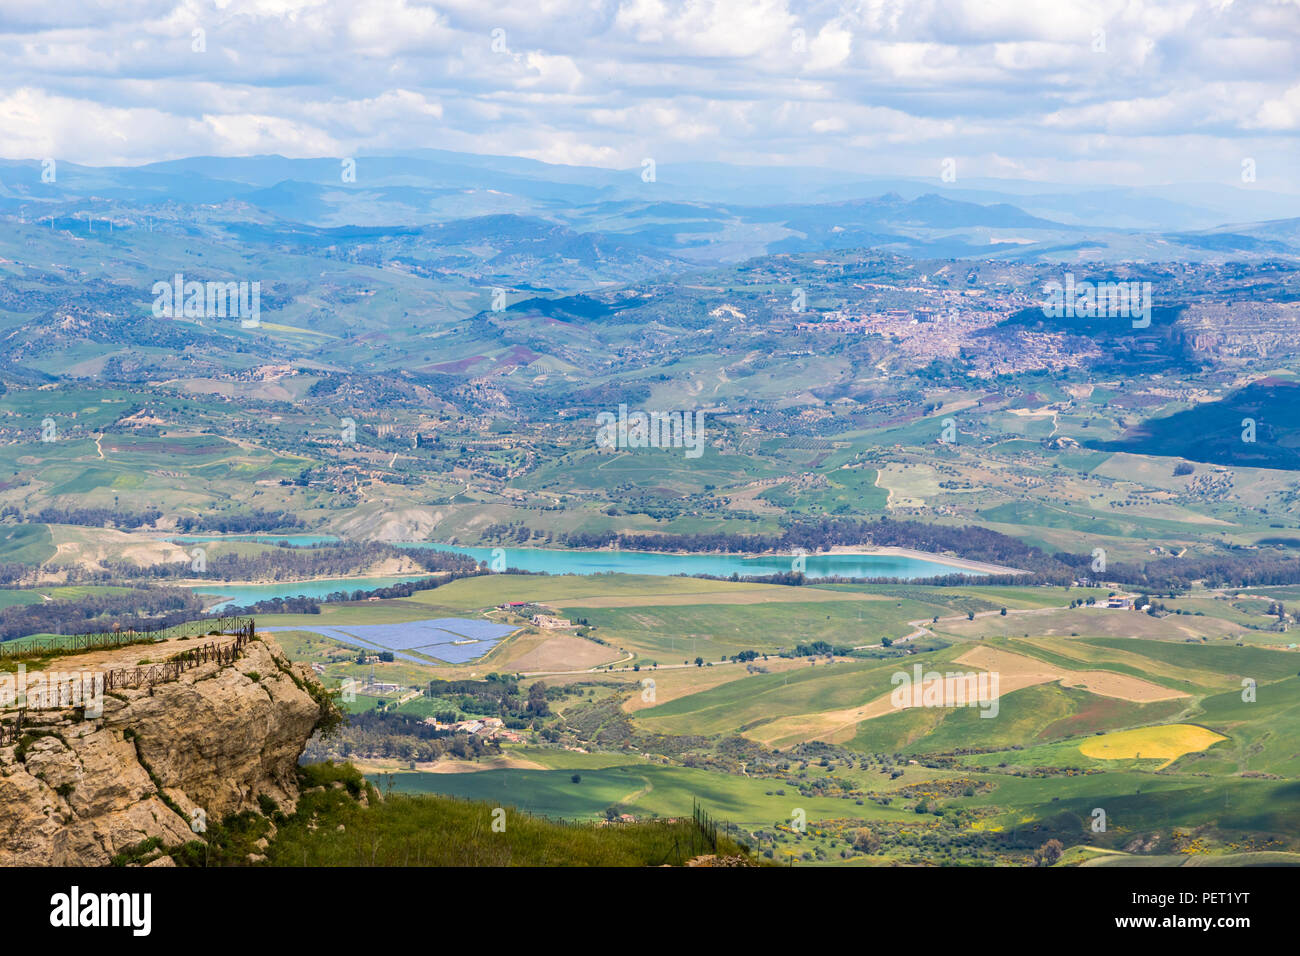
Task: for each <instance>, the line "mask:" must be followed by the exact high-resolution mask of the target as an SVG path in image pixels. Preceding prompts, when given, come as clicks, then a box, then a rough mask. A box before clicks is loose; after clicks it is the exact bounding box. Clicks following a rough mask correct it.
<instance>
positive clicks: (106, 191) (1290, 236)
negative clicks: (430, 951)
mask: <svg viewBox="0 0 1300 956" xmlns="http://www.w3.org/2000/svg"><path fill="white" fill-rule="evenodd" d="M351 168H352V167H349V166H347V165H345V163H344V161H342V160H339V159H286V158H284V157H281V156H252V157H238V158H221V157H194V158H190V159H182V160H174V161H170V162H163V163H152V164H149V165H146V166H137V167H89V166H79V165H76V164H72V163H59V164H58V165H57V166H56V167H55V176H54V181H53V182H45V181H43V177H42V172H43V166H42V164H41V163H40V162H38V161H4V162H0V213H3V214H6V215H9V216H17V217H19V218H21V219H25V220H28V221H42V220H44V219H46V218H47V217H51V216H53V217H55V218H56V220H57V221H58V222H59V223H60V224H61V223H62V221H63V220H67V221H69V222H72V221H76V220H77V219H82V220H84V219H86V218H87V217H90V218H92V219H110V218H111V219H112V220H113V221H114V222H115V224H116V225H118V226H121V227H125V228H130V227H132V226H134V225H139V224H143V222H144V221H145V220H150V221H155V220H156V221H157V222H158V223H159V224H165V223H169V222H170V223H174V224H182V223H183V224H186V225H187V226H188V225H190V224H220V225H222V226H224V227H232V226H234V225H236V224H238V225H240V226H242V227H248V226H250V225H258V226H261V227H263V228H265V229H268V230H271V231H273V232H274V231H281V232H285V233H294V234H295V235H296V239H297V241H308V242H310V241H312V231H313V230H324V231H323V232H321V233H319V236H320V239H321V241H329V239H330V230H334V229H339V228H357V227H362V228H364V227H372V228H376V229H378V230H380V231H381V232H382V231H384V230H394V229H401V228H402V227H414V228H416V229H417V230H419V232H422V233H423V235H424V237H425V238H426V239H427V240H429V241H431V242H436V241H437V237H438V232H439V231H442V232H443V233H444V234H446V235H447V236H449V237H450V235H451V234H453V233H454V234H455V236H456V238H455V239H454V240H453V241H454V242H455V243H457V244H464V243H470V244H472V243H473V242H474V241H475V236H474V231H475V230H476V229H486V230H490V231H492V233H493V234H494V236H496V237H497V238H500V236H501V234H502V232H506V233H521V234H522V233H527V232H529V231H532V232H534V233H540V234H541V235H539V236H538V237H537V238H536V239H535V240H533V241H534V242H535V243H537V244H539V245H538V246H537V248H540V246H541V245H542V244H545V243H546V242H548V241H553V242H555V243H560V244H567V245H568V246H570V247H571V248H572V249H575V250H576V251H577V252H578V253H579V255H577V256H576V258H579V259H581V258H582V257H583V256H582V252H583V249H584V248H585V249H586V250H587V252H591V247H592V246H593V244H594V245H596V246H603V249H604V250H606V251H608V252H609V253H610V254H611V255H612V256H614V258H616V259H620V258H621V259H622V260H623V261H625V262H626V263H634V262H635V263H638V265H637V268H639V267H641V266H644V267H646V268H648V269H649V270H650V271H655V269H656V268H657V265H658V264H659V263H660V262H662V261H664V260H667V261H672V262H678V263H680V262H688V263H690V262H693V263H699V264H713V263H719V262H735V261H740V260H743V259H746V258H749V257H752V256H756V255H764V254H771V253H781V252H808V251H817V250H820V249H827V250H834V249H848V248H859V247H874V248H881V249H887V250H890V251H894V252H897V253H900V254H904V255H911V256H924V257H937V258H1009V259H1026V260H1046V261H1060V262H1072V261H1098V260H1126V261H1143V260H1145V261H1153V260H1161V261H1172V260H1179V261H1226V260H1229V259H1260V258H1275V257H1276V258H1293V257H1297V256H1300V195H1290V194H1282V193H1270V192H1263V191H1257V190H1254V189H1251V188H1249V187H1246V186H1242V187H1236V188H1234V187H1227V186H1221V185H1217V184H1202V185H1188V186H1161V187H1140V188H1138V187H1069V186H1062V185H1059V184H1044V183H1028V182H1020V181H1015V180H987V179H985V180H969V181H966V180H963V181H959V182H957V183H941V182H940V181H939V179H938V177H937V176H936V177H933V178H923V177H916V178H897V177H895V178H882V177H873V176H866V175H859V174H854V173H849V172H842V171H836V170H823V169H807V168H791V167H752V166H731V165H726V164H718V163H684V164H665V165H660V166H658V167H656V168H655V169H654V175H653V177H650V176H649V175H648V173H649V170H646V171H645V173H646V177H645V178H647V179H649V178H652V180H653V181H649V182H647V181H644V180H643V170H641V169H632V170H611V169H602V168H596V167H578V166H558V165H551V164H547V163H541V162H537V161H534V160H527V159H518V158H512V157H500V156H477V155H472V154H466V153H453V152H446V151H440V150H420V151H415V152H411V153H401V154H393V155H376V156H365V155H362V156H358V157H356V158H355V181H345V179H347V178H349V177H348V175H347V173H348V172H349V170H350V169H351ZM1279 217H1286V218H1279ZM1231 223H1238V224H1239V225H1231ZM433 226H436V227H437V230H436V231H432V232H430V231H427V230H425V229H420V227H433ZM302 227H309V228H308V229H306V230H304V229H303V228H302ZM597 234H600V235H603V236H604V237H606V238H605V239H598V238H595V237H596V236H597ZM406 235H407V237H408V238H411V237H414V236H416V235H417V233H412V232H407V233H406ZM584 236H585V237H587V238H586V239H585V240H584V239H582V238H581V237H584ZM376 238H379V237H378V236H376ZM394 238H395V236H394ZM554 254H555V255H556V256H558V257H559V258H561V259H563V258H565V257H566V255H565V252H564V250H563V249H560V250H558V251H556V252H555V253H554ZM632 271H636V268H633V269H632ZM621 277H622V278H626V277H627V276H626V275H623V276H621Z"/></svg>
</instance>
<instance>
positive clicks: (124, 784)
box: [0, 636, 321, 866]
mask: <svg viewBox="0 0 1300 956" xmlns="http://www.w3.org/2000/svg"><path fill="white" fill-rule="evenodd" d="M152 649H153V648H148V650H152ZM141 650H142V649H141V648H139V647H136V648H131V649H130V652H131V653H132V654H133V656H135V657H137V658H138V657H139V656H140V654H141ZM95 663H96V664H101V663H103V662H99V661H97V662H95ZM131 663H132V664H134V663H135V661H134V660H133V661H131ZM80 666H84V662H83V664H79V663H78V659H77V658H76V657H67V658H58V659H57V660H56V661H55V662H54V663H51V665H50V667H51V668H54V667H58V668H62V669H65V670H68V671H72V670H76V669H78V668H79V667H80ZM314 680H315V678H314V677H313V676H312V674H311V672H310V670H309V669H307V668H305V667H303V666H302V665H294V664H292V663H291V662H290V661H289V660H288V659H287V658H286V657H285V655H284V652H283V650H281V649H280V647H279V645H277V644H275V643H274V642H273V641H272V640H271V639H270V638H268V637H266V636H262V637H260V638H259V639H257V640H255V641H252V642H251V643H250V644H248V645H247V646H246V647H245V649H244V653H243V654H242V656H240V657H239V658H238V659H237V660H236V661H235V662H234V663H233V664H228V665H220V664H216V663H210V664H203V665H200V666H198V667H196V668H194V669H192V670H189V671H186V672H184V673H183V674H182V675H181V676H180V677H179V678H177V679H175V680H171V681H168V682H164V683H158V684H154V685H153V686H152V687H144V688H140V689H126V690H121V691H113V692H111V693H110V694H106V695H105V698H104V706H103V715H102V716H101V717H97V718H93V719H89V718H87V719H79V715H78V713H77V712H75V711H72V710H65V711H29V712H28V714H27V719H26V721H25V723H24V733H23V736H22V737H21V738H20V739H19V740H18V741H15V742H14V743H11V744H9V745H8V746H4V747H0V863H4V864H8V865H31V866H61V865H73V866H75V865H91V866H94V865H104V864H107V863H109V862H110V861H111V859H112V858H113V856H114V855H115V854H118V853H121V852H122V851H124V850H126V849H128V848H130V847H132V846H135V845H136V844H138V843H140V842H141V841H143V840H146V839H148V838H150V837H157V838H159V839H161V841H162V843H163V845H165V846H174V845H176V844H179V843H184V842H186V841H188V840H194V839H197V838H198V837H197V836H196V831H195V829H192V826H194V827H195V828H196V829H198V830H201V829H202V826H203V821H204V820H207V821H219V820H221V819H222V818H224V817H225V816H227V815H229V814H232V813H238V812H240V811H244V810H254V811H256V810H259V806H260V802H264V801H259V798H262V797H264V796H269V797H271V798H272V799H274V800H275V801H276V803H277V804H278V805H279V806H280V808H282V809H283V810H285V811H286V812H290V811H291V810H292V809H293V808H294V807H295V806H296V803H297V799H298V785H297V776H296V773H295V765H296V763H297V761H298V757H299V756H300V755H301V754H302V751H303V748H304V746H305V745H306V743H307V740H308V738H309V737H310V736H311V733H312V729H313V727H314V726H315V725H316V722H317V720H318V719H319V718H320V716H321V707H320V705H319V704H318V703H317V701H316V700H315V699H313V697H312V696H311V694H309V693H307V691H306V688H308V687H311V686H312V685H313V684H314Z"/></svg>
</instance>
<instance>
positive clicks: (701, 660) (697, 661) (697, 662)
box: [695, 657, 704, 667]
mask: <svg viewBox="0 0 1300 956" xmlns="http://www.w3.org/2000/svg"><path fill="white" fill-rule="evenodd" d="M695 666H696V667H703V666H704V658H703V657H697V658H695Z"/></svg>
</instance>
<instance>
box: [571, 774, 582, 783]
mask: <svg viewBox="0 0 1300 956" xmlns="http://www.w3.org/2000/svg"><path fill="white" fill-rule="evenodd" d="M569 779H570V780H571V781H573V782H574V783H582V774H580V773H575V774H574V775H573V776H572V777H570V778H569Z"/></svg>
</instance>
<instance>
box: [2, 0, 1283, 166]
mask: <svg viewBox="0 0 1300 956" xmlns="http://www.w3.org/2000/svg"><path fill="white" fill-rule="evenodd" d="M0 61H2V62H3V63H4V69H3V70H0V156H3V157H6V158H22V159H37V158H44V157H56V158H61V159H64V160H70V161H73V162H80V163H89V164H93V165H105V164H136V163H143V162H149V161H153V160H159V159H172V158H177V157H182V156H193V155H249V154H255V153H280V154H283V155H286V156H294V157H307V156H350V155H357V154H360V153H364V152H367V151H369V152H375V151H382V150H385V149H392V148H415V147H439V148H445V149H457V150H465V151H469V152H479V153H497V154H504V155H516V156H527V157H530V158H534V159H541V160H545V161H548V162H561V163H574V164H587V165H598V166H607V167H616V168H633V167H637V166H639V165H640V162H641V160H642V159H643V158H644V157H653V158H655V160H656V161H657V162H659V163H665V162H673V161H682V160H688V159H690V160H718V161H725V162H734V163H748V164H773V163H781V164H806V165H818V166H827V167H833V168H838V169H845V170H851V171H855V172H859V173H864V174H913V175H916V174H922V175H928V174H929V173H930V172H933V173H934V175H936V176H937V175H939V172H940V169H941V165H942V163H943V161H944V159H946V158H952V159H953V160H955V168H956V170H957V171H958V174H959V175H960V176H961V177H963V178H965V177H982V176H992V177H1000V178H1009V179H1017V178H1024V179H1034V180H1046V181H1055V182H1066V183H1078V182H1109V183H1133V184H1142V183H1163V182H1207V181H1213V182H1221V183H1236V184H1240V183H1241V181H1242V165H1243V162H1244V161H1247V160H1252V161H1253V163H1254V168H1255V170H1256V174H1257V181H1258V183H1259V184H1260V186H1262V187H1264V186H1266V187H1267V188H1269V189H1272V190H1277V191H1284V192H1300V184H1298V180H1300V68H1297V63H1298V62H1300V0H1245V2H1241V0H1238V2H1233V0H1218V2H1195V0H1167V2H1144V0H1088V2H1076V0H860V2H859V0H844V2H810V3H804V2H798V0H518V2H509V3H507V2H500V0H446V2H438V3H426V2H423V0H349V2H338V0H216V2H198V0H183V2H179V3H177V2H175V0H57V2H53V3H48V2H47V3H36V2H32V0H0Z"/></svg>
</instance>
